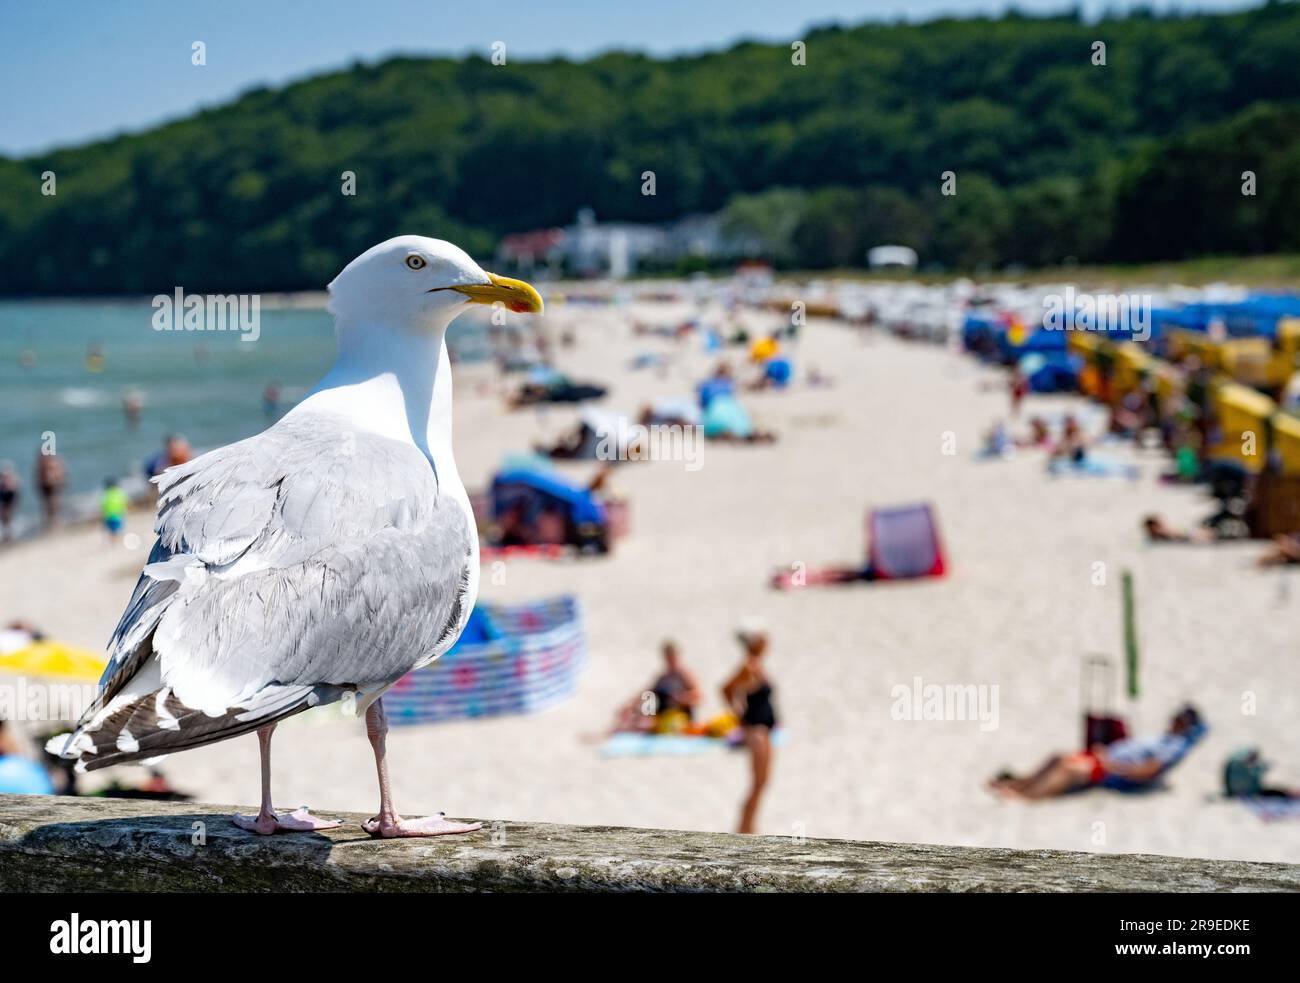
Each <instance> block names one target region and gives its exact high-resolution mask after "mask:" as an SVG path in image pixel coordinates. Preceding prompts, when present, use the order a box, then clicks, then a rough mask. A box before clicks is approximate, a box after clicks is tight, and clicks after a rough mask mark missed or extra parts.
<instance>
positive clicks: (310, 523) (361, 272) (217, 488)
mask: <svg viewBox="0 0 1300 983" xmlns="http://www.w3.org/2000/svg"><path fill="white" fill-rule="evenodd" d="M329 293H330V300H329V306H328V309H329V311H330V312H331V313H332V314H333V315H334V319H335V325H336V331H337V336H338V358H337V360H336V361H335V363H334V366H333V368H331V369H330V371H329V372H328V373H327V374H326V375H325V377H324V378H323V379H322V380H321V381H320V383H319V384H318V385H317V386H316V387H315V388H314V389H313V390H312V391H311V392H310V393H309V394H308V395H307V396H306V397H305V398H304V399H303V401H302V402H300V403H299V404H298V405H297V406H295V407H294V408H293V409H292V410H290V411H289V412H288V413H287V414H285V415H284V416H283V417H282V418H281V419H280V420H279V421H278V422H277V423H276V424H275V425H273V426H272V427H270V428H269V429H267V430H265V431H264V432H262V433H260V434H258V435H257V436H255V437H250V438H249V439H247V440H243V441H240V442H239V443H235V444H231V445H229V446H227V447H222V448H219V449H217V450H214V451H211V452H209V453H207V454H204V455H202V456H200V457H198V458H195V459H194V460H193V461H190V462H189V463H187V464H181V465H178V466H176V467H173V468H169V469H168V470H167V471H165V472H163V473H162V474H161V475H159V476H158V477H157V478H155V479H154V480H155V481H156V483H157V485H158V492H159V495H158V515H157V520H156V523H155V526H154V529H155V531H156V532H157V534H158V539H157V542H156V543H155V544H154V546H153V550H152V552H151V553H150V554H149V560H148V563H147V564H146V565H145V567H144V570H143V572H142V574H141V575H140V579H139V581H138V582H137V584H136V587H135V591H134V593H133V594H132V595H131V600H130V602H129V603H128V604H127V607H126V611H125V612H124V613H123V615H122V619H121V621H120V622H119V623H118V626H117V629H116V630H115V631H114V632H113V636H112V639H111V640H110V641H109V648H108V654H109V662H108V665H107V667H106V668H105V669H104V674H103V677H102V678H101V679H100V681H99V690H98V693H97V695H96V697H95V699H94V700H93V701H92V703H91V705H90V706H89V707H88V708H87V710H86V712H85V713H84V714H83V715H82V717H81V719H80V720H79V721H78V723H77V726H76V728H75V730H74V731H73V732H72V733H71V734H67V735H61V736H59V737H56V738H53V739H52V740H51V741H50V743H49V745H48V746H47V748H48V750H50V751H51V752H52V753H55V754H58V755H60V756H61V757H64V758H68V759H76V760H77V765H76V767H77V769H78V770H81V771H86V770H94V769H97V768H104V767H107V766H109V765H115V764H121V763H123V762H128V761H139V760H143V761H146V762H149V761H151V760H154V759H158V758H160V757H162V756H165V755H167V754H169V753H171V752H174V751H183V750H186V749H189V748H195V747H202V746H203V745H206V744H212V743H215V742H217V741H223V740H226V739H227V738H231V737H236V736H238V735H240V734H246V733H249V732H250V731H255V732H256V733H257V737H258V741H259V743H260V746H261V771H262V803H261V808H260V810H259V811H258V813H257V815H256V816H245V815H236V816H235V817H234V822H235V824H236V825H237V826H239V827H240V828H242V829H245V830H248V831H250V832H252V833H258V834H270V833H275V832H277V831H280V830H287V831H301V830H317V829H329V828H333V827H335V826H338V825H340V824H339V823H338V822H337V821H333V820H328V819H323V818H319V817H317V816H314V815H312V814H311V813H310V812H309V811H308V810H307V808H306V807H305V806H303V807H301V808H299V809H297V810H295V811H293V812H290V813H277V812H276V811H275V810H274V809H273V808H272V804H271V735H272V733H273V731H274V730H275V726H276V724H277V723H278V722H279V721H281V720H283V719H284V718H286V717H289V716H291V715H293V714H296V713H301V712H302V711H304V710H307V709H309V708H311V707H314V706H323V705H325V704H329V703H333V702H335V701H340V700H343V701H348V702H350V703H351V704H352V709H353V710H354V712H355V713H356V714H357V715H361V714H364V715H365V719H366V733H367V736H368V737H369V739H370V744H371V747H372V749H373V751H374V755H375V765H376V769H377V771H378V776H379V812H378V814H377V815H376V816H375V817H374V818H373V819H371V820H369V821H368V822H366V823H363V824H362V825H363V828H364V829H365V831H366V832H368V833H369V834H371V835H372V836H376V837H383V838H389V837H398V836H437V835H441V834H447V833H463V832H470V831H472V830H475V829H478V828H480V827H481V824H480V823H474V824H466V823H456V822H452V821H449V820H447V819H446V818H445V817H444V816H443V814H442V813H438V814H436V815H434V816H429V817H425V818H421V819H403V818H402V817H401V816H400V815H398V813H397V812H396V810H395V809H394V808H393V802H392V794H391V791H390V788H389V781H388V768H387V765H386V760H385V737H386V735H387V732H388V722H387V719H386V717H385V715H384V705H383V702H382V701H381V700H380V697H381V696H382V695H383V693H384V691H385V690H387V689H388V688H389V687H390V686H392V685H393V684H394V683H395V682H397V680H398V679H400V678H401V677H402V676H403V675H405V674H406V673H408V672H410V671H411V670H412V669H418V668H420V667H421V666H426V665H428V664H429V663H431V662H433V661H434V660H435V659H437V658H438V657H439V656H441V655H442V654H443V653H445V652H446V651H447V650H448V649H449V648H451V646H452V645H453V644H454V643H455V641H456V639H457V638H458V637H459V636H460V633H461V631H462V629H463V628H464V627H465V622H466V620H467V619H468V618H469V614H470V610H471V609H472V608H473V606H474V602H475V600H476V598H477V596H478V579H479V558H478V536H477V532H476V529H475V523H474V515H473V512H472V511H471V510H470V504H469V496H468V495H467V494H466V492H465V486H464V485H463V484H462V483H461V480H460V476H459V475H458V474H457V471H456V461H455V458H454V457H453V456H452V433H451V429H452V428H451V396H452V392H451V364H450V360H449V358H448V355H447V345H446V341H445V336H446V332H447V327H448V325H449V324H450V323H451V322H452V320H453V319H454V318H455V317H456V316H457V315H459V314H461V313H462V312H464V311H465V310H467V309H469V308H470V307H471V306H472V305H474V304H498V303H500V304H502V305H503V306H504V307H505V308H507V309H509V310H512V311H516V312H519V313H532V314H540V313H542V309H543V304H542V298H541V296H540V295H539V294H538V293H537V291H536V290H535V289H534V288H533V287H531V286H530V285H529V284H527V283H524V282H522V281H520V280H512V279H509V278H507V277H501V276H497V275H495V274H493V273H487V272H485V271H484V270H483V269H481V268H480V267H479V266H478V264H476V263H475V262H474V261H473V260H472V259H470V257H469V256H468V255H467V254H466V253H465V252H464V251H463V250H461V249H460V248H458V247H457V246H454V245H452V244H451V243H449V242H444V241H442V240H440V239H430V238H426V237H424V236H409V235H408V236H399V237H397V238H395V239H389V240H388V241H387V242H382V243H380V244H379V245H377V246H374V247H372V248H371V249H369V250H367V251H366V252H364V253H362V254H361V255H360V256H358V257H357V258H356V259H354V260H353V261H352V262H351V263H349V264H348V265H347V266H346V267H345V268H344V269H343V271H342V272H341V273H340V274H339V275H338V276H337V277H336V278H335V279H334V281H333V282H332V283H330V285H329Z"/></svg>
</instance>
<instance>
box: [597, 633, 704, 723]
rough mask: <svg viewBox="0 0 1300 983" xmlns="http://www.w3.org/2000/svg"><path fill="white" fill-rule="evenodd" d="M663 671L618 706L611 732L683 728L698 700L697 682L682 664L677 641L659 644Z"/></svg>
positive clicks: (698, 687) (698, 686)
mask: <svg viewBox="0 0 1300 983" xmlns="http://www.w3.org/2000/svg"><path fill="white" fill-rule="evenodd" d="M660 652H661V654H662V655H663V660H664V669H663V672H661V673H660V674H659V676H658V677H657V678H656V679H655V681H654V683H653V684H652V685H651V686H650V688H649V689H647V690H644V691H642V692H640V693H638V694H637V695H636V696H634V697H632V699H630V700H628V701H627V702H626V703H624V704H623V705H622V706H621V707H619V709H618V712H617V714H615V717H614V725H613V727H611V728H610V731H609V732H610V733H611V734H616V733H624V732H634V733H649V732H655V733H670V732H672V731H675V730H684V729H686V725H689V724H690V722H691V720H692V718H693V717H694V714H695V708H696V707H697V706H699V703H700V696H701V691H700V684H699V681H698V680H697V679H696V678H695V674H694V673H693V672H691V671H690V670H689V669H687V668H686V667H685V666H684V665H682V660H681V653H680V651H679V650H678V648H677V643H676V642H674V641H672V640H671V639H668V640H665V641H664V643H663V645H662V646H661V648H660Z"/></svg>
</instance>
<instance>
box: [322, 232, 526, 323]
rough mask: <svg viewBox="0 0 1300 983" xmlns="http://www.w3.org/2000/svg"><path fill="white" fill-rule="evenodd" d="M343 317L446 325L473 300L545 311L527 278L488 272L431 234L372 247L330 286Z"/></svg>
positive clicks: (332, 301) (332, 299) (335, 307)
mask: <svg viewBox="0 0 1300 983" xmlns="http://www.w3.org/2000/svg"><path fill="white" fill-rule="evenodd" d="M329 291H330V302H329V309H330V311H331V312H332V313H333V314H334V316H335V317H337V318H339V319H340V320H344V319H346V320H348V321H352V322H360V323H365V322H367V321H370V322H382V323H385V324H389V325H392V326H394V327H403V328H412V329H416V330H431V331H435V330H441V329H443V328H445V327H446V326H447V325H448V324H450V323H451V321H452V319H453V318H455V317H456V315H458V314H460V313H462V312H463V311H465V310H467V309H468V308H469V307H470V305H471V304H496V303H498V302H500V303H501V304H502V305H504V306H505V308H506V309H507V310H511V311H515V312H517V313H520V314H540V313H542V298H541V295H540V294H538V292H537V291H536V290H535V289H534V288H533V287H532V286H530V285H529V284H527V283H524V282H523V281H522V280H512V279H510V278H509V277H504V276H497V275H496V274H495V273H488V272H487V271H486V270H484V269H483V268H482V267H480V266H479V265H478V264H477V263H475V262H474V261H473V260H472V259H470V258H469V254H468V253H466V252H465V250H463V249H461V248H460V247H459V246H455V245H452V244H451V243H450V242H446V241H444V240H442V239H430V238H427V237H426V236H398V237H397V238H395V239H389V240H388V241H386V242H381V243H380V244H379V245H377V246H371V247H370V248H369V249H367V250H366V251H365V252H364V253H362V254H361V255H360V256H358V257H357V258H356V259H354V260H353V261H352V262H351V263H349V264H348V265H347V266H345V267H344V268H343V272H341V273H340V274H339V275H338V276H336V277H335V278H334V280H333V281H332V282H331V283H330V285H329Z"/></svg>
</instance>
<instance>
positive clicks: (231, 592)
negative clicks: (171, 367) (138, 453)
mask: <svg viewBox="0 0 1300 983" xmlns="http://www.w3.org/2000/svg"><path fill="white" fill-rule="evenodd" d="M331 424H332V425H331ZM158 484H159V507H158V521H157V525H156V530H157V532H158V541H157V543H156V544H155V546H154V548H153V551H152V552H151V554H150V557H149V564H148V565H147V566H146V568H145V572H144V574H143V575H142V576H141V577H140V580H139V582H138V583H137V584H136V588H135V591H134V593H133V594H132V597H131V600H130V602H129V603H128V605H127V608H126V611H125V612H124V614H123V616H122V619H121V621H120V622H119V624H118V626H117V629H116V630H115V631H114V633H113V637H112V640H111V641H110V646H109V653H110V662H109V665H108V667H107V668H106V669H105V671H104V675H103V678H102V679H101V681H100V693H99V696H98V697H97V699H96V701H95V703H94V704H93V705H92V706H91V708H90V709H89V710H88V711H87V712H86V714H85V715H84V716H83V718H82V720H81V722H80V724H79V727H78V730H77V732H76V733H75V734H74V735H73V736H72V738H71V739H70V740H69V742H68V743H67V745H65V747H64V748H63V749H62V750H63V752H64V753H65V754H68V755H69V756H75V754H79V753H85V754H86V755H87V757H85V758H83V761H82V763H83V764H84V765H85V766H86V767H88V768H96V767H103V766H104V765H107V764H113V763H116V762H118V761H124V760H133V759H136V758H142V757H150V756H154V755H157V754H163V753H168V752H170V751H172V750H181V749H183V748H186V747H193V746H197V745H198V744H206V743H211V742H212V741H215V740H221V739H224V738H225V737H228V736H234V735H235V734H238V733H244V732H246V731H248V730H252V729H255V728H256V727H258V726H261V725H262V724H263V723H268V722H270V721H272V720H274V719H279V718H280V717H283V716H286V715H288V714H290V713H296V712H299V711H300V710H303V709H306V708H307V707H309V706H311V705H315V704H316V703H321V702H329V701H330V700H333V699H337V698H338V697H339V696H340V695H341V694H342V693H343V692H345V691H347V690H353V689H363V690H364V689H366V688H367V687H370V688H382V687H383V686H384V685H387V684H388V683H391V682H392V681H394V680H395V679H397V678H398V677H400V676H401V675H402V674H403V673H404V672H406V671H408V670H409V669H411V668H412V667H413V666H415V665H419V664H423V663H424V662H427V661H429V660H431V659H432V658H434V657H435V656H436V655H437V654H441V651H442V650H444V649H445V648H446V647H447V646H449V645H450V644H451V641H454V635H455V634H458V629H459V627H460V625H462V624H463V622H464V618H465V616H466V615H467V614H468V612H467V611H465V610H464V593H465V589H466V585H467V579H468V576H469V568H468V561H469V558H470V556H471V555H472V550H473V541H472V536H473V531H472V528H471V527H470V525H469V523H468V522H467V521H466V516H465V514H464V512H463V510H462V508H461V506H460V505H458V504H457V503H456V502H454V501H451V500H449V499H447V498H445V497H443V498H439V496H438V492H437V484H436V481H435V479H434V476H433V470H432V468H431V466H430V464H429V462H428V461H427V460H426V459H425V458H424V456H423V455H422V454H421V453H420V452H419V451H417V450H416V449H415V448H414V447H412V446H410V445H407V444H402V443H399V442H397V441H392V440H388V439H386V438H382V437H376V436H374V435H370V434H363V433H356V434H353V433H349V432H348V431H347V430H345V429H342V428H340V426H339V425H338V424H337V421H333V420H332V419H331V418H322V417H319V416H317V417H315V418H310V419H305V420H304V419H295V418H294V417H287V418H285V420H282V421H281V422H280V424H278V425H277V426H275V427H273V428H272V429H270V430H268V431H266V432H265V433H263V434H261V435H259V436H257V437H254V438H251V439H249V440H246V441H242V442H240V443H237V444H233V445H231V446H229V447H225V448H222V449H220V450H217V451H213V452H211V453H209V454H205V455H203V456H202V457H199V458H196V459H195V460H194V461H192V462H190V463H188V464H185V465H181V466H180V467H176V468H172V469H170V470H168V471H167V472H165V473H164V474H163V476H162V477H161V479H159V482H158ZM155 677H156V678H155ZM123 735H125V737H124V736H123Z"/></svg>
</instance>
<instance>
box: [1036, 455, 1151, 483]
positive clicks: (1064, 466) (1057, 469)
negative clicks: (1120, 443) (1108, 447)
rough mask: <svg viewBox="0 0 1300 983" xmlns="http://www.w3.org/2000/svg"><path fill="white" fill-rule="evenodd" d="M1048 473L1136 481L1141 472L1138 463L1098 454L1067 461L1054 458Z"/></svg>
mask: <svg viewBox="0 0 1300 983" xmlns="http://www.w3.org/2000/svg"><path fill="white" fill-rule="evenodd" d="M1047 473H1048V474H1050V475H1053V476H1059V475H1072V476H1074V477H1079V478H1127V479H1128V480H1129V481H1136V480H1137V478H1138V476H1139V474H1141V472H1140V471H1139V469H1138V467H1137V465H1134V464H1125V463H1124V462H1123V461H1116V460H1113V459H1111V458H1107V457H1099V456H1098V455H1096V454H1088V455H1086V456H1085V457H1084V458H1083V460H1082V461H1067V460H1066V459H1065V458H1061V457H1057V458H1053V459H1052V460H1051V461H1049V462H1048V463H1047Z"/></svg>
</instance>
